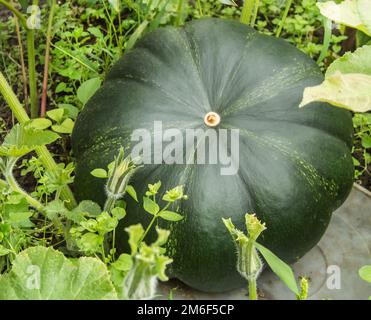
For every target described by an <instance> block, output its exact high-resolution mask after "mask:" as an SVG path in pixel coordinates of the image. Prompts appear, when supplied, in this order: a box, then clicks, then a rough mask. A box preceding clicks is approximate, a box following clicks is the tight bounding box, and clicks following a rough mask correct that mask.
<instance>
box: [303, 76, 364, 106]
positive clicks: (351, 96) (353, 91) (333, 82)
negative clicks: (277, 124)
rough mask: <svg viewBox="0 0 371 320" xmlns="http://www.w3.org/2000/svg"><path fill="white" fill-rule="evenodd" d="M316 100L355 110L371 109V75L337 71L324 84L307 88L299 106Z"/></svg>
mask: <svg viewBox="0 0 371 320" xmlns="http://www.w3.org/2000/svg"><path fill="white" fill-rule="evenodd" d="M314 101H323V102H328V103H331V104H332V105H334V106H337V107H340V108H344V109H348V110H352V111H354V112H366V111H368V110H371V76H370V75H365V74H360V73H348V74H341V73H340V72H336V73H335V74H333V75H331V76H329V77H328V78H326V79H325V81H324V82H323V83H322V84H320V85H318V86H315V87H308V88H305V89H304V94H303V100H302V102H301V103H300V105H299V107H300V108H301V107H303V106H305V105H307V104H308V103H311V102H314Z"/></svg>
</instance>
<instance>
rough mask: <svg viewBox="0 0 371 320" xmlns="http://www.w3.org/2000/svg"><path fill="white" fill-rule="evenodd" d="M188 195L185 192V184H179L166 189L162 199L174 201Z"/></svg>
mask: <svg viewBox="0 0 371 320" xmlns="http://www.w3.org/2000/svg"><path fill="white" fill-rule="evenodd" d="M186 198H187V196H185V195H184V194H183V186H177V187H175V188H173V189H171V190H168V191H166V193H165V195H164V196H163V197H162V200H164V201H167V202H174V201H177V200H180V199H186Z"/></svg>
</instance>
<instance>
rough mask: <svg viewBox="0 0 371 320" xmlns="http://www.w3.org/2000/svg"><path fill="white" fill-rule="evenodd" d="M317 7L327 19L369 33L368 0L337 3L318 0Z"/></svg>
mask: <svg viewBox="0 0 371 320" xmlns="http://www.w3.org/2000/svg"><path fill="white" fill-rule="evenodd" d="M317 7H318V8H319V9H320V12H321V14H322V15H324V16H325V17H327V18H328V19H331V20H333V21H335V22H337V23H341V24H343V25H346V26H348V27H352V28H356V29H358V30H361V31H363V32H364V33H366V34H368V35H371V23H370V17H369V16H368V15H369V13H370V12H371V2H370V1H369V0H345V1H343V2H341V3H339V4H337V3H335V2H334V1H327V2H318V3H317Z"/></svg>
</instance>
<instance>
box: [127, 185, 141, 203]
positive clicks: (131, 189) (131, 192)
mask: <svg viewBox="0 0 371 320" xmlns="http://www.w3.org/2000/svg"><path fill="white" fill-rule="evenodd" d="M126 192H127V193H128V195H129V196H130V197H132V198H133V199H134V200H135V201H136V202H138V197H137V192H136V191H135V189H134V187H133V186H131V185H127V186H126Z"/></svg>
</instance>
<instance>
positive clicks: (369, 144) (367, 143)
mask: <svg viewBox="0 0 371 320" xmlns="http://www.w3.org/2000/svg"><path fill="white" fill-rule="evenodd" d="M362 146H363V147H364V148H366V149H367V148H371V136H362Z"/></svg>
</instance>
